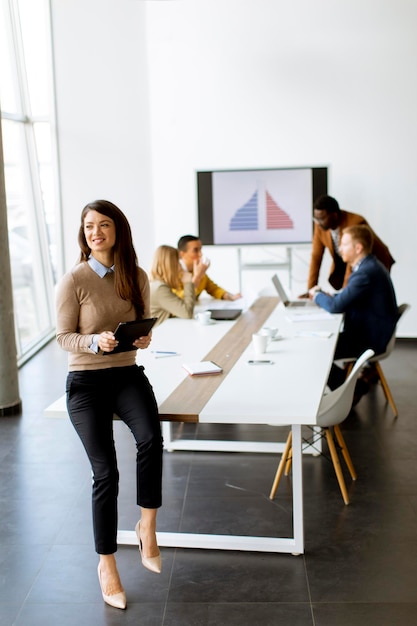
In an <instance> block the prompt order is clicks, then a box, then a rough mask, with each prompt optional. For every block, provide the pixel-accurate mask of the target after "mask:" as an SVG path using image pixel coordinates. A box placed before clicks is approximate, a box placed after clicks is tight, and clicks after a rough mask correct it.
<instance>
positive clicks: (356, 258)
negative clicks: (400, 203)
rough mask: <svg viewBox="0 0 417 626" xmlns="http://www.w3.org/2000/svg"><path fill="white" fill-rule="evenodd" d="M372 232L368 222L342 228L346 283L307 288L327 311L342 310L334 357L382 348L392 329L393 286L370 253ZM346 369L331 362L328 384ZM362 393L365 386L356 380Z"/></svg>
mask: <svg viewBox="0 0 417 626" xmlns="http://www.w3.org/2000/svg"><path fill="white" fill-rule="evenodd" d="M372 242H373V236H372V231H371V229H370V228H369V226H365V225H363V224H360V225H358V226H350V227H348V228H345V229H344V231H343V234H342V238H341V240H340V246H339V250H340V254H341V256H342V259H343V262H344V263H346V264H348V265H349V267H350V268H351V273H350V275H349V279H348V282H347V285H346V287H345V288H344V289H342V290H341V291H340V292H339V293H337V294H335V295H329V294H327V293H324V292H322V291H321V289H320V287H319V286H318V285H316V286H314V287H313V288H312V289H310V292H309V293H310V298H312V299H313V300H314V302H315V303H316V304H318V305H319V306H320V307H322V308H323V309H325V310H326V311H329V313H344V314H345V319H344V329H343V332H342V333H341V334H340V335H339V339H338V342H337V346H336V351H335V360H338V359H343V358H350V357H357V356H359V355H360V354H362V352H364V351H365V350H366V349H367V348H372V349H373V350H374V351H375V353H376V354H381V353H383V352H385V349H386V347H387V344H388V342H389V340H390V338H391V336H392V333H393V332H394V329H395V326H396V323H397V320H398V309H397V300H396V297H395V292H394V287H393V284H392V281H391V278H390V275H389V273H388V271H387V269H386V268H385V267H384V266H383V265H382V263H381V262H380V261H378V259H377V258H376V256H375V255H373V254H371V251H372ZM344 379H345V372H344V371H343V370H341V368H339V367H337V366H336V365H334V364H333V366H332V370H331V372H330V377H329V381H328V385H329V387H330V388H331V389H334V388H336V387H338V386H340V385H341V384H342V383H343V381H344ZM358 383H360V385H359V387H360V386H362V393H366V391H367V390H368V389H367V388H365V385H364V381H358Z"/></svg>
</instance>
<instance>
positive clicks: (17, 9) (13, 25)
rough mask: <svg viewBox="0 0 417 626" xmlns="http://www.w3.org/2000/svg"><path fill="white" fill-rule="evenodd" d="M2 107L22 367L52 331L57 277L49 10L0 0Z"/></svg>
mask: <svg viewBox="0 0 417 626" xmlns="http://www.w3.org/2000/svg"><path fill="white" fill-rule="evenodd" d="M0 2H1V13H0V106H1V117H2V134H3V152H4V155H3V158H4V173H5V181H6V199H7V220H8V230H9V246H10V257H11V269H12V283H13V298H14V312H15V324H16V340H17V351H18V362H19V363H22V362H24V361H25V360H26V359H27V358H29V356H31V354H33V353H34V352H35V351H36V350H37V349H39V347H40V346H41V345H43V344H44V343H45V342H46V341H47V340H49V339H50V337H51V336H52V335H53V332H54V314H53V303H54V297H53V289H54V283H55V277H56V276H57V274H58V273H59V269H60V268H59V267H57V265H58V264H59V263H60V258H58V255H57V250H58V249H60V246H58V245H57V241H58V236H59V228H58V226H59V221H58V216H59V214H60V213H59V194H58V189H59V187H58V174H57V173H58V168H57V158H56V154H57V152H56V141H55V131H54V129H55V124H54V107H53V103H54V99H53V80H52V76H53V73H52V55H51V45H50V43H51V34H50V7H49V3H48V1H47V0H0Z"/></svg>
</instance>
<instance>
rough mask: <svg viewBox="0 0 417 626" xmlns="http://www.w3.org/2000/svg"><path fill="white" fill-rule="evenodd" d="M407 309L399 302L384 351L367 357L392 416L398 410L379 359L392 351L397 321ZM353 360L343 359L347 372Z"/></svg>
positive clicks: (384, 357)
mask: <svg viewBox="0 0 417 626" xmlns="http://www.w3.org/2000/svg"><path fill="white" fill-rule="evenodd" d="M409 309H410V305H409V304H401V305H400V306H399V307H398V320H397V324H396V326H395V329H394V332H393V333H392V337H391V339H390V340H389V342H388V345H387V348H386V350H385V352H384V353H383V354H376V355H375V356H374V357H373V358H372V359H369V363H375V369H376V372H377V374H378V378H379V380H380V381H381V385H382V389H383V391H384V394H385V397H386V399H387V401H388V402H389V405H390V407H391V409H392V412H393V413H394V417H398V410H397V407H396V405H395V402H394V398H393V397H392V393H391V389H390V388H389V386H388V383H387V379H386V378H385V375H384V372H383V371H382V367H381V364H380V361H383V360H384V359H386V358H387V357H389V355H390V354H391V352H392V351H393V349H394V345H395V339H396V333H397V327H398V323H399V321H400V319H401V318H402V316H403V315H404V313H406V312H407V311H408V310H409ZM354 361H355V359H353V358H352V359H343V362H344V363H347V364H348V366H347V374H349V372H350V370H351V369H352V367H353V363H354Z"/></svg>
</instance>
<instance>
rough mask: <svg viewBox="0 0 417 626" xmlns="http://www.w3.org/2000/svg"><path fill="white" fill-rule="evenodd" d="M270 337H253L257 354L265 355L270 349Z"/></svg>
mask: <svg viewBox="0 0 417 626" xmlns="http://www.w3.org/2000/svg"><path fill="white" fill-rule="evenodd" d="M268 339H269V337H268V335H262V334H261V333H255V334H253V335H252V345H253V349H254V351H255V354H264V353H265V352H266V349H267V347H268Z"/></svg>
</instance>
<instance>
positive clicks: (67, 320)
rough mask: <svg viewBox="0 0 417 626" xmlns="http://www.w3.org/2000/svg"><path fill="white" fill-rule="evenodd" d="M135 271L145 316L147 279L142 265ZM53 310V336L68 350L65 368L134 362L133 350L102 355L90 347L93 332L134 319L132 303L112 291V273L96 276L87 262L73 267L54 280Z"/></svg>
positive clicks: (148, 311) (74, 368) (83, 367)
mask: <svg viewBox="0 0 417 626" xmlns="http://www.w3.org/2000/svg"><path fill="white" fill-rule="evenodd" d="M138 273H139V284H140V288H141V292H142V297H143V301H144V304H145V311H144V317H145V318H146V317H149V315H150V308H149V281H148V277H147V275H146V272H145V271H144V270H143V269H141V268H138ZM56 313H57V324H56V337H57V341H58V343H59V345H60V346H61V348H63V349H64V350H66V351H68V352H69V355H68V369H69V371H77V370H96V369H106V368H109V367H125V366H128V365H134V364H135V362H136V351H135V350H133V351H130V352H119V353H117V354H114V355H112V354H111V353H110V354H108V355H104V354H103V353H102V352H100V353H99V354H96V353H95V352H94V351H92V350H91V349H90V346H91V344H92V342H93V339H94V335H96V334H99V333H102V332H104V331H105V330H110V331H111V332H114V331H115V329H116V327H117V325H118V324H119V322H130V321H132V320H134V319H136V313H135V309H134V307H133V306H132V304H131V303H130V302H127V301H125V300H122V299H121V298H119V297H118V296H117V295H116V293H115V291H114V274H113V273H110V274H106V276H104V278H100V276H98V274H97V273H96V272H95V271H94V270H93V269H92V268H91V267H90V265H89V264H88V263H87V262H83V263H79V264H78V265H76V266H75V267H73V268H72V270H70V271H69V272H68V273H67V274H65V275H64V276H63V277H62V279H61V280H60V282H59V283H58V286H57V292H56Z"/></svg>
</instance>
